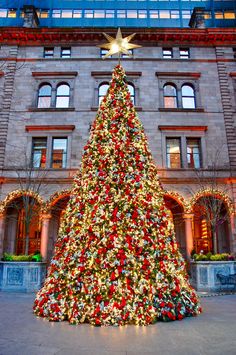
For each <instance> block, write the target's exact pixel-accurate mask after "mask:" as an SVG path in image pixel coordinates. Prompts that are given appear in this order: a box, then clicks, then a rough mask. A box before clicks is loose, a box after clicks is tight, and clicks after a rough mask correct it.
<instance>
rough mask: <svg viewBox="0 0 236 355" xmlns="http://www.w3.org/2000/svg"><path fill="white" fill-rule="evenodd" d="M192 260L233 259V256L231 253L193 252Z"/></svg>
mask: <svg viewBox="0 0 236 355" xmlns="http://www.w3.org/2000/svg"><path fill="white" fill-rule="evenodd" d="M193 260H194V261H233V260H235V257H234V256H233V255H230V254H227V253H222V254H214V255H212V253H207V254H194V255H193Z"/></svg>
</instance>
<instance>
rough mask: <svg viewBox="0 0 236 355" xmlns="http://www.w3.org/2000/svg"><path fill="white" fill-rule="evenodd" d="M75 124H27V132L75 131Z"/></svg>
mask: <svg viewBox="0 0 236 355" xmlns="http://www.w3.org/2000/svg"><path fill="white" fill-rule="evenodd" d="M74 129H75V126H74V125H33V126H25V130H26V132H31V131H73V130H74Z"/></svg>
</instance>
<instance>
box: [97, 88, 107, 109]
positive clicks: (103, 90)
mask: <svg viewBox="0 0 236 355" xmlns="http://www.w3.org/2000/svg"><path fill="white" fill-rule="evenodd" d="M108 88H109V84H108V83H102V84H101V85H100V86H99V88H98V105H100V104H101V102H102V100H103V98H104V96H105V95H106V93H107V90H108Z"/></svg>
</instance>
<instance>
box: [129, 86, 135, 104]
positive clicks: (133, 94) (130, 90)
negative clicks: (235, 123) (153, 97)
mask: <svg viewBox="0 0 236 355" xmlns="http://www.w3.org/2000/svg"><path fill="white" fill-rule="evenodd" d="M128 89H129V92H130V99H131V101H132V102H133V104H134V105H135V87H134V85H133V84H130V83H128Z"/></svg>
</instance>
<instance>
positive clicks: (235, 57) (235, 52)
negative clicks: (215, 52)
mask: <svg viewBox="0 0 236 355" xmlns="http://www.w3.org/2000/svg"><path fill="white" fill-rule="evenodd" d="M233 55H234V59H236V47H234V48H233Z"/></svg>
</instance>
